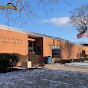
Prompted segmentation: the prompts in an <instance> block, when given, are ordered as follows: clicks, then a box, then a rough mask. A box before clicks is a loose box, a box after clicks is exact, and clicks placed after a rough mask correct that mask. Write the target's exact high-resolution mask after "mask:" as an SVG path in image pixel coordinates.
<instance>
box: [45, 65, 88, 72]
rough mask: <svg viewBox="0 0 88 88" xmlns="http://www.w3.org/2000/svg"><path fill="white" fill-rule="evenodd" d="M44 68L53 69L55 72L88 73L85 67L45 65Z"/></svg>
mask: <svg viewBox="0 0 88 88" xmlns="http://www.w3.org/2000/svg"><path fill="white" fill-rule="evenodd" d="M44 68H46V69H55V70H66V71H77V72H87V73H88V68H86V67H74V66H65V65H59V64H46V65H45V66H44Z"/></svg>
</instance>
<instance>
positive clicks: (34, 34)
mask: <svg viewBox="0 0 88 88" xmlns="http://www.w3.org/2000/svg"><path fill="white" fill-rule="evenodd" d="M0 29H5V30H10V31H14V32H20V33H25V34H28V35H33V36H37V37H48V38H51V39H54V40H60V41H66V42H69V43H73V44H76V45H81V44H79V43H74V42H71V41H69V40H66V39H61V38H58V37H53V36H48V35H45V34H39V33H34V32H30V31H26V30H22V29H18V28H13V27H8V26H5V25H0ZM81 46H83V45H81Z"/></svg>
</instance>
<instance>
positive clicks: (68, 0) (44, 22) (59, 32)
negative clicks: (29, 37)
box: [0, 0, 88, 43]
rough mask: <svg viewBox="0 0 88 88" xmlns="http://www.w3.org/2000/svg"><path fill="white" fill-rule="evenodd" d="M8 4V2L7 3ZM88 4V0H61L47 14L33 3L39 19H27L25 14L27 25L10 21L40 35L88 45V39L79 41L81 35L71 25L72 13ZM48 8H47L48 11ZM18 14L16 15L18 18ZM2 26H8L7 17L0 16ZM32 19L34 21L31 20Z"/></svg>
mask: <svg viewBox="0 0 88 88" xmlns="http://www.w3.org/2000/svg"><path fill="white" fill-rule="evenodd" d="M5 3H6V2H5ZM85 3H86V4H87V3H88V0H59V2H58V3H57V4H55V5H54V6H53V10H52V11H51V10H50V11H48V12H47V14H45V12H44V10H42V6H41V7H40V8H39V9H38V8H36V5H34V4H33V3H32V6H34V7H35V9H34V12H35V14H37V15H38V18H37V17H30V18H27V17H26V16H25V15H24V14H22V15H23V16H24V19H25V21H26V23H24V24H22V23H20V22H19V21H16V22H15V21H14V20H11V21H10V23H9V24H10V26H11V27H15V28H19V29H23V30H27V31H31V32H35V33H40V34H46V35H50V36H54V37H58V38H62V39H66V40H70V41H71V42H76V43H80V42H85V43H88V38H87V37H86V38H81V39H77V34H78V33H79V32H78V31H77V30H76V28H74V27H73V26H72V25H71V24H69V17H70V15H71V14H70V11H72V10H74V9H75V8H77V7H80V6H81V5H82V4H85ZM47 8H48V6H47V7H46V9H47ZM16 15H17V14H14V16H16ZM0 19H1V20H0V24H1V25H7V18H6V17H5V15H1V16H0ZM31 19H32V20H31Z"/></svg>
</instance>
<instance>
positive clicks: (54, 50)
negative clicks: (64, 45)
mask: <svg viewBox="0 0 88 88" xmlns="http://www.w3.org/2000/svg"><path fill="white" fill-rule="evenodd" d="M52 58H60V46H55V45H53V46H52Z"/></svg>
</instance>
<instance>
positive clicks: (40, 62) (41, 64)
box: [39, 56, 45, 67]
mask: <svg viewBox="0 0 88 88" xmlns="http://www.w3.org/2000/svg"><path fill="white" fill-rule="evenodd" d="M39 66H41V67H43V66H45V63H44V58H43V57H42V56H40V58H39Z"/></svg>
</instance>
